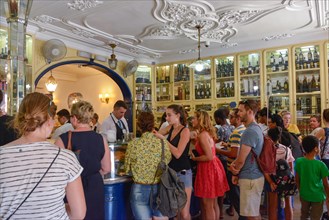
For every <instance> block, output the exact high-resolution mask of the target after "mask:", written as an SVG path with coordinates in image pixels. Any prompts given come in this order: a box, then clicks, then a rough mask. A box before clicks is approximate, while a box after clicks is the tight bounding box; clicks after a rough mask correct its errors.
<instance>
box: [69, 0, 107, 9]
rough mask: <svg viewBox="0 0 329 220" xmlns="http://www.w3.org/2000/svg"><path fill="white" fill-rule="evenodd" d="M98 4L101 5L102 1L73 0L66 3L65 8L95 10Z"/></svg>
mask: <svg viewBox="0 0 329 220" xmlns="http://www.w3.org/2000/svg"><path fill="white" fill-rule="evenodd" d="M99 4H103V1H97V0H74V1H73V2H72V3H67V6H68V7H69V8H70V9H72V10H77V11H84V10H85V9H87V8H95V7H96V6H97V5H99Z"/></svg>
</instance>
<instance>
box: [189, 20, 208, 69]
mask: <svg viewBox="0 0 329 220" xmlns="http://www.w3.org/2000/svg"><path fill="white" fill-rule="evenodd" d="M195 28H196V29H198V54H199V55H198V59H197V60H196V61H194V62H193V63H192V64H191V65H190V66H189V67H190V68H193V69H195V70H196V71H202V70H203V69H205V68H210V64H209V63H207V62H205V61H203V60H201V57H200V47H201V46H200V36H201V28H203V26H201V25H197V26H195Z"/></svg>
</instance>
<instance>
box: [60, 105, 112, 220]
mask: <svg viewBox="0 0 329 220" xmlns="http://www.w3.org/2000/svg"><path fill="white" fill-rule="evenodd" d="M93 114H94V109H93V107H92V106H91V104H90V103H89V102H86V101H80V102H77V103H75V104H73V105H72V108H71V119H70V121H71V124H72V125H73V127H74V131H69V132H67V133H65V134H62V135H60V137H59V139H57V140H56V142H55V144H56V145H58V146H60V147H61V148H71V150H72V151H73V152H75V153H76V155H77V156H78V158H79V161H80V164H81V166H82V167H83V169H84V170H83V172H82V174H81V178H82V183H83V190H84V193H85V197H86V204H87V213H86V217H85V220H87V219H104V218H105V210H104V202H105V198H104V183H103V177H102V175H104V174H106V173H108V172H110V168H111V167H110V166H111V160H110V152H109V147H108V144H107V141H106V140H105V138H103V136H102V135H101V134H98V133H96V132H94V131H93V130H91V127H90V122H91V119H92V117H93Z"/></svg>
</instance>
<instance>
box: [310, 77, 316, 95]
mask: <svg viewBox="0 0 329 220" xmlns="http://www.w3.org/2000/svg"><path fill="white" fill-rule="evenodd" d="M313 91H316V80H315V77H314V75H312V80H311V89H310V92H313Z"/></svg>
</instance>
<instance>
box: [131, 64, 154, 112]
mask: <svg viewBox="0 0 329 220" xmlns="http://www.w3.org/2000/svg"><path fill="white" fill-rule="evenodd" d="M151 82H152V80H151V67H148V66H139V67H138V68H137V71H136V73H135V103H136V104H135V107H136V110H137V111H152V84H151Z"/></svg>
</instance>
